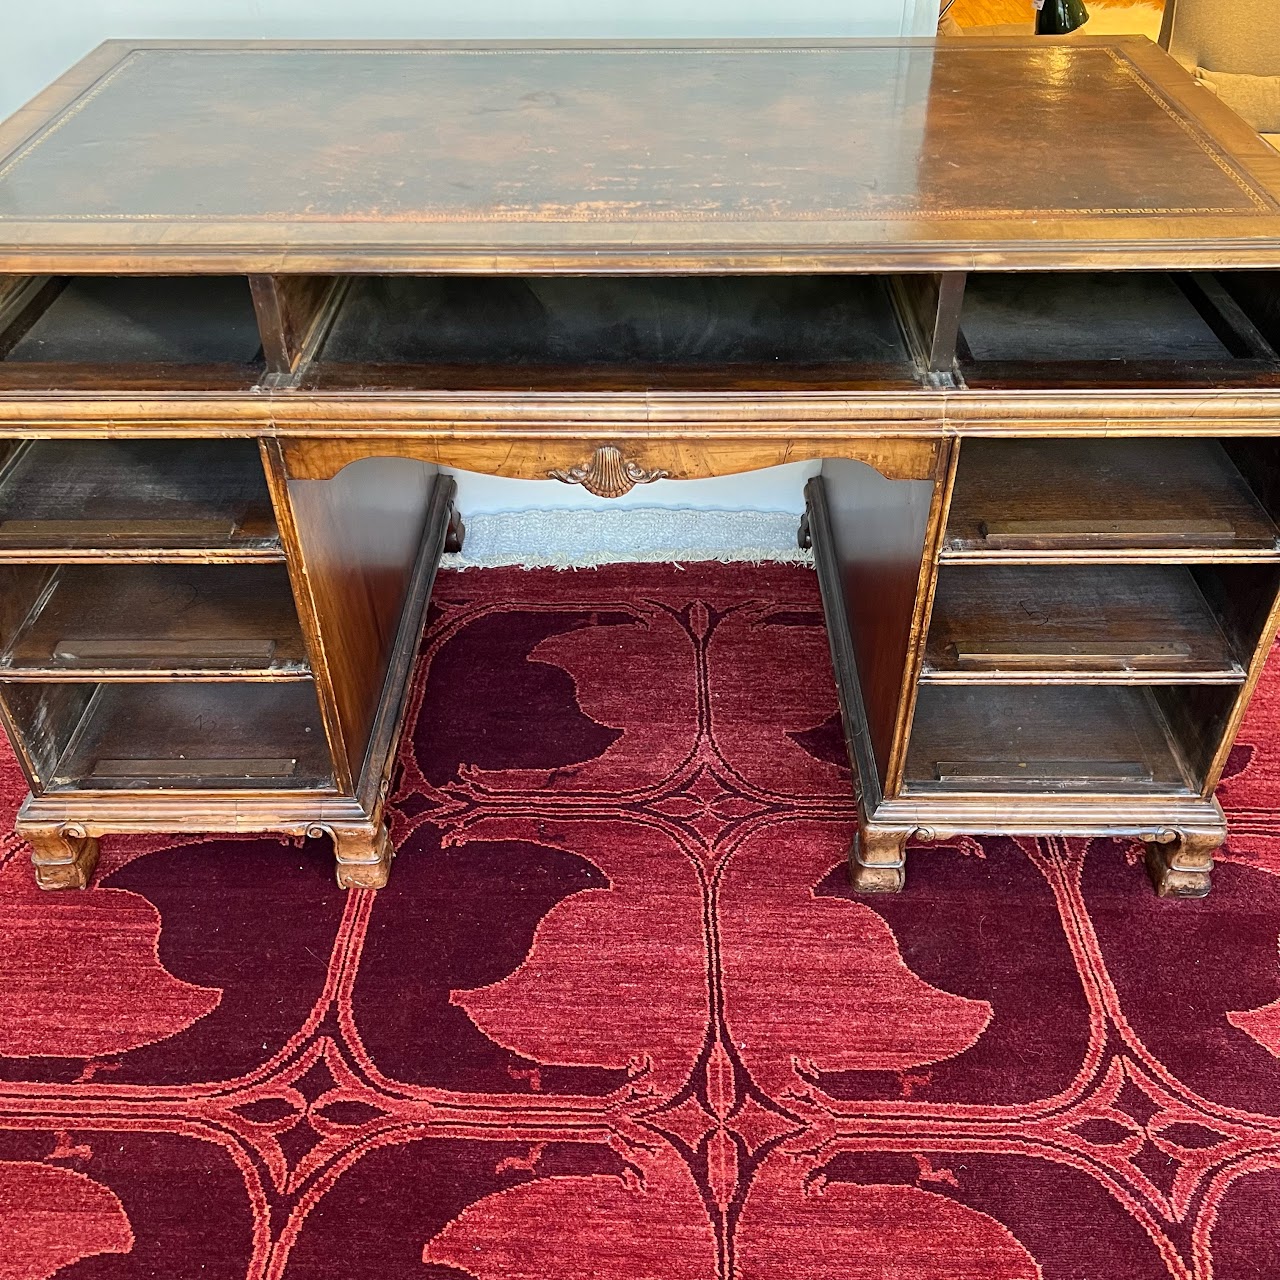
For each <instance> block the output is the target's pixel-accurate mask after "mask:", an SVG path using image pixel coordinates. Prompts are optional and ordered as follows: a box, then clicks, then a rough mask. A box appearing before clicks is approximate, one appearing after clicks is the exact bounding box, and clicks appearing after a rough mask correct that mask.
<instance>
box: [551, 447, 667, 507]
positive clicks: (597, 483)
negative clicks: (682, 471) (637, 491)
mask: <svg viewBox="0 0 1280 1280" xmlns="http://www.w3.org/2000/svg"><path fill="white" fill-rule="evenodd" d="M547 475H548V476H550V477H551V479H552V480H561V481H563V482H564V483H565V484H580V485H581V486H582V487H583V488H584V489H585V490H586V491H587V492H588V493H594V494H595V495H596V497H597V498H620V497H622V495H623V494H624V493H630V492H631V490H632V489H634V488H635V487H636V485H638V484H652V483H653V481H655V480H665V479H666V478H667V472H665V471H658V470H654V471H646V470H645V469H644V467H642V466H641V465H640V464H639V463H638V462H632V461H630V460H629V459H627V458H624V457H623V456H622V451H621V450H620V449H618V448H617V447H616V446H614V445H611V444H602V445H601V446H600V447H599V448H598V449H597V450H596V451H595V453H593V454H592V455H591V457H590V458H589V459H588V460H587V461H586V462H584V463H582V464H581V465H580V466H576V467H569V468H567V469H564V470H555V471H548V472H547Z"/></svg>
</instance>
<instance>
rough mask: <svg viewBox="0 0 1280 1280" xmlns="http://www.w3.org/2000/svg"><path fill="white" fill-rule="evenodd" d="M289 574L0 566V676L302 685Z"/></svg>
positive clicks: (225, 568)
mask: <svg viewBox="0 0 1280 1280" xmlns="http://www.w3.org/2000/svg"><path fill="white" fill-rule="evenodd" d="M309 675H310V667H309V665H308V661H307V653H306V647H305V645H304V643H303V639H302V631H301V627H300V626H299V623H298V615H297V612H296V610H295V608H294V603H293V594H292V592H291V590H290V586H289V577H288V574H287V572H286V571H285V567H284V565H185V564H102V563H99V564H70V565H58V564H31V565H15V564H5V565H0V676H2V677H3V678H5V679H11V680H18V679H22V680H42V679H58V680H71V679H81V680H102V679H107V680H124V679H133V680H146V679H152V680H155V679H183V678H188V679H198V680H230V679H234V680H246V679H257V680H299V679H305V678H307V677H308V676H309Z"/></svg>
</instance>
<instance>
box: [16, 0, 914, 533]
mask: <svg viewBox="0 0 1280 1280" xmlns="http://www.w3.org/2000/svg"><path fill="white" fill-rule="evenodd" d="M937 20H938V0H447V2H446V0H0V118H2V117H4V116H7V115H9V114H10V113H11V112H12V111H14V110H16V109H17V108H18V107H20V106H21V105H22V104H23V103H24V102H25V101H26V100H27V99H28V98H30V97H32V96H33V95H34V94H35V93H37V92H38V91H39V90H40V89H41V88H43V87H44V86H45V85H46V84H47V83H48V82H49V81H50V80H52V79H53V78H54V77H55V76H57V75H59V74H60V73H61V72H62V71H64V70H66V68H67V67H68V66H70V65H71V63H73V62H74V61H75V60H76V59H78V58H80V57H82V56H83V55H84V54H86V53H88V52H89V50H90V49H92V48H93V47H94V46H95V45H97V44H99V43H100V42H101V41H103V40H107V39H111V38H114V37H126V38H137V37H149V38H164V39H193V40H194V39H250V38H255V37H258V38H289V37H296V38H299V39H343V38H346V39H359V38H365V39H412V38H417V39H483V38H495V39H496V38H509V39H515V38H521V37H537V36H543V37H546V36H551V37H556V36H559V37H599V38H610V37H636V38H649V39H658V38H665V37H672V38H680V37H683V38H702V37H732V36H761V37H767V36H791V37H806V36H896V35H931V34H932V33H933V30H934V28H935V27H936V26H937ZM813 470H814V468H813V467H810V466H807V465H805V464H796V465H793V466H790V467H780V468H775V469H773V470H771V471H769V472H755V473H753V474H752V475H750V476H737V477H733V476H731V477H726V478H724V479H720V480H704V481H683V482H681V481H665V482H664V481H659V482H657V483H656V484H652V485H646V486H643V487H642V488H639V489H636V490H633V491H632V493H631V494H630V495H629V499H628V500H629V501H630V503H631V504H633V505H634V504H637V503H642V504H644V505H648V506H657V505H661V506H671V507H679V506H692V507H712V508H719V509H721V510H757V511H799V510H800V509H801V507H802V500H801V488H802V487H803V484H804V479H805V478H806V476H807V475H809V474H811V473H812V472H813ZM459 505H460V506H461V508H462V509H463V511H469V512H471V513H477V512H481V511H511V510H520V509H523V508H528V507H568V506H572V507H585V506H595V505H605V503H604V500H603V499H595V498H592V497H591V495H590V494H587V493H585V492H583V490H582V489H581V488H578V487H576V486H575V487H569V486H566V485H561V484H558V483H557V482H555V481H550V480H548V481H512V480H505V481H504V480H495V479H492V478H487V477H482V476H469V475H465V474H464V475H460V476H459Z"/></svg>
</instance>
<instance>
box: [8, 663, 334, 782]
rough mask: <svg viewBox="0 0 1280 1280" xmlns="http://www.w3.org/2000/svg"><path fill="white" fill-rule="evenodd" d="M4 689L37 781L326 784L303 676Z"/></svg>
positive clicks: (311, 690) (312, 701)
mask: <svg viewBox="0 0 1280 1280" xmlns="http://www.w3.org/2000/svg"><path fill="white" fill-rule="evenodd" d="M0 697H2V698H3V701H4V706H5V710H6V713H7V715H8V717H9V720H10V723H11V724H12V725H13V726H14V728H15V729H16V730H17V737H18V742H19V743H20V745H21V747H22V752H23V755H24V757H25V761H24V763H25V764H26V767H27V770H28V772H29V774H30V778H31V783H32V786H33V787H34V788H35V789H36V790H41V791H58V790H85V791H95V790H98V791H102V790H123V791H153V790H228V789H229V790H235V789H248V790H257V789H280V788H285V789H299V790H313V789H316V788H327V787H330V786H332V782H333V770H332V767H331V763H330V757H329V750H328V745H327V742H326V739H325V734H324V729H323V727H322V724H321V720H320V708H319V703H318V701H317V699H316V691H315V686H314V685H313V684H312V683H311V682H310V681H309V680H308V681H282V682H278V683H265V682H264V683H256V684H255V683H243V684H237V683H190V682H180V681H175V682H169V683H145V684H143V683H108V682H101V683H96V684H94V683H87V682H66V683H63V682H54V681H48V682H44V683H8V682H5V683H3V684H0Z"/></svg>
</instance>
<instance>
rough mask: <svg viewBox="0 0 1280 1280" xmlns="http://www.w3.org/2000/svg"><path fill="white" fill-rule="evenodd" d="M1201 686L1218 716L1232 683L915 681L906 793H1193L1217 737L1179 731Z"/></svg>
mask: <svg viewBox="0 0 1280 1280" xmlns="http://www.w3.org/2000/svg"><path fill="white" fill-rule="evenodd" d="M1197 691H1198V692H1200V693H1204V694H1209V695H1211V696H1212V697H1213V698H1214V699H1215V700H1216V704H1217V709H1218V711H1219V712H1220V716H1219V717H1218V719H1217V720H1216V721H1215V723H1219V724H1220V723H1221V722H1222V721H1223V720H1224V718H1225V715H1226V713H1227V712H1229V710H1230V706H1231V704H1232V702H1233V700H1234V695H1235V690H1234V689H1222V688H1213V687H1206V686H1193V687H1192V688H1191V689H1190V690H1183V689H1180V688H1177V687H1168V686H1149V685H1127V686H1116V685H948V684H924V685H921V686H920V691H919V698H918V701H917V704H916V712H915V720H914V724H913V727H912V732H911V742H910V746H909V748H908V752H907V762H906V771H905V774H904V779H903V790H904V793H907V794H912V793H917V792H949V793H956V794H964V793H968V792H991V793H1002V792H1003V793H1010V794H1027V793H1038V794H1059V793H1065V794H1071V793H1086V792H1095V793H1105V794H1117V793H1118V794H1128V793H1138V794H1146V793H1164V794H1170V795H1191V794H1198V793H1199V791H1200V788H1201V782H1202V776H1203V770H1204V768H1205V767H1207V763H1208V760H1209V759H1210V758H1211V756H1212V751H1211V750H1208V751H1206V750H1205V748H1206V747H1210V746H1213V745H1216V740H1215V741H1214V742H1213V743H1210V742H1208V740H1206V741H1205V742H1186V741H1184V740H1183V739H1182V737H1181V735H1182V733H1183V732H1184V731H1187V730H1189V728H1190V725H1189V720H1190V715H1191V709H1190V704H1189V703H1188V700H1187V695H1188V694H1191V695H1192V696H1194V694H1195V693H1196V692H1197ZM1184 712H1186V715H1185V717H1184ZM1202 729H1203V732H1205V733H1206V734H1207V735H1208V736H1209V737H1210V738H1211V737H1212V733H1213V730H1212V727H1211V725H1210V724H1209V723H1205V724H1204V725H1203V726H1202ZM1196 732H1199V730H1197V731H1196Z"/></svg>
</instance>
